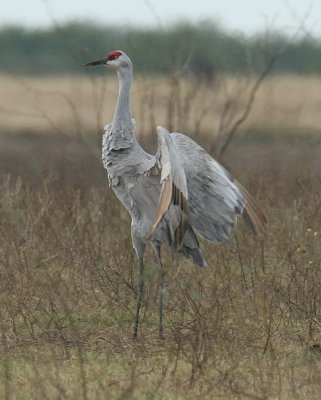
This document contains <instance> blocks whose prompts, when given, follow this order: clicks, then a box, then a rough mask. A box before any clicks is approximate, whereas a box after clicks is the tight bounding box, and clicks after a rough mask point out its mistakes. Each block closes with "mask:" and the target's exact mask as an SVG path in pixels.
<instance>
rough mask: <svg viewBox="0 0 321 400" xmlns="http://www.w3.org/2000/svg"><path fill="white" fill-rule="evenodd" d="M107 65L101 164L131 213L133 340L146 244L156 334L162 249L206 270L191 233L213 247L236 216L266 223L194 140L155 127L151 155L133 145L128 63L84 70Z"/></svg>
mask: <svg viewBox="0 0 321 400" xmlns="http://www.w3.org/2000/svg"><path fill="white" fill-rule="evenodd" d="M98 64H104V65H107V66H108V67H110V68H111V69H114V70H116V72H117V74H118V78H119V95H118V100H117V104H116V109H115V114H114V118H113V121H112V123H111V124H109V125H107V126H106V127H105V134H104V136H103V150H102V159H103V164H104V167H105V168H106V170H107V173H108V179H109V183H110V185H111V187H112V188H113V190H114V192H115V193H116V195H117V197H118V199H119V200H120V201H121V202H122V203H123V205H124V206H125V207H126V208H127V210H128V211H129V213H130V215H131V218H132V224H131V234H132V240H133V246H134V248H135V250H136V254H137V257H138V260H139V265H140V281H139V290H138V295H137V309H136V319H135V327H134V337H135V338H136V337H137V329H138V320H139V311H140V304H141V297H142V292H143V287H144V274H143V270H144V261H143V260H144V249H145V245H146V244H147V243H150V244H151V245H152V246H153V248H154V250H155V252H156V255H157V257H158V260H159V264H160V276H161V282H160V335H161V336H162V333H163V326H162V304H163V294H162V293H163V277H164V274H163V269H162V263H161V257H160V249H161V246H166V247H168V248H170V249H171V252H172V254H173V256H175V255H176V253H181V254H183V255H184V256H185V257H188V258H190V259H191V260H192V261H193V262H194V263H195V264H198V265H199V266H201V267H205V266H207V263H206V260H205V258H204V256H203V254H202V251H201V249H200V246H199V242H198V239H197V236H196V233H198V234H199V235H201V236H202V237H204V238H205V239H207V240H209V241H211V242H214V243H225V242H227V241H228V240H229V237H230V234H231V229H232V228H233V227H234V226H235V223H236V217H237V215H240V214H242V213H243V214H244V216H245V220H246V221H247V222H248V223H249V224H250V226H251V227H252V228H253V230H254V231H260V230H262V229H263V228H264V224H265V218H264V216H263V214H262V213H261V212H260V211H259V209H258V208H257V206H256V205H255V203H254V200H253V199H252V198H251V196H250V195H249V193H248V192H247V191H246V190H245V189H244V188H243V187H242V186H241V185H240V184H239V183H238V182H236V181H234V180H233V178H232V177H231V176H230V175H229V173H228V172H227V171H226V170H225V169H224V168H223V167H222V166H221V165H220V164H219V163H218V162H217V161H215V160H214V159H213V158H212V157H211V156H210V155H209V154H208V153H206V151H205V150H204V149H203V148H202V147H200V146H199V145H198V144H197V143H195V142H194V141H193V140H191V139H190V138H188V137H187V136H185V135H183V134H181V133H172V134H170V133H169V132H168V131H167V130H166V129H165V128H162V127H160V126H159V127H157V134H158V150H157V153H156V155H155V156H154V155H150V154H148V153H147V152H145V151H144V150H143V149H142V148H141V146H140V145H139V144H138V142H137V139H136V136H135V134H134V131H135V121H134V120H133V119H132V115H131V108H130V89H131V82H132V63H131V60H130V58H129V57H128V56H127V55H126V54H125V53H124V52H122V51H113V52H111V53H109V54H108V56H107V58H104V59H102V60H98V61H94V62H91V63H88V64H86V65H98Z"/></svg>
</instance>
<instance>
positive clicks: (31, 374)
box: [0, 78, 321, 399]
mask: <svg viewBox="0 0 321 400" xmlns="http://www.w3.org/2000/svg"><path fill="white" fill-rule="evenodd" d="M273 79H275V81H274V84H273ZM273 79H271V80H270V81H267V82H266V83H265V85H270V86H264V87H262V88H261V90H260V92H259V93H258V96H257V102H256V104H255V108H254V110H253V111H254V112H253V114H251V115H252V116H251V120H249V121H248V127H252V129H254V127H260V132H261V134H260V135H259V138H257V137H256V136H255V135H254V134H251V135H249V136H244V138H243V139H242V140H236V141H234V142H233V143H232V145H231V146H230V147H229V148H228V151H227V153H225V156H224V161H225V163H226V164H227V165H228V167H229V169H230V170H231V172H232V173H233V175H235V176H236V178H237V179H238V180H239V181H240V182H242V184H243V185H244V186H245V187H246V188H247V189H249V191H250V192H251V193H252V194H253V195H254V197H256V198H257V200H258V202H259V204H260V205H261V207H262V209H263V210H264V212H265V213H266V215H267V216H268V219H269V225H268V230H267V233H266V236H265V237H264V238H256V237H254V236H253V235H252V234H251V233H250V232H249V231H248V230H247V229H246V227H245V226H244V224H243V223H242V222H240V223H239V225H238V227H237V229H236V230H235V231H234V234H233V238H232V241H231V244H230V245H228V246H214V245H211V244H209V243H205V242H203V243H202V245H203V246H204V248H205V254H206V257H207V259H208V261H209V268H208V269H206V270H205V269H199V268H197V267H195V266H193V265H192V264H191V263H190V262H189V261H186V260H184V259H183V258H181V259H179V262H178V264H177V265H173V263H172V262H171V260H170V258H169V257H168V258H167V260H166V263H165V269H166V294H165V299H166V301H165V337H166V338H165V341H164V342H162V343H160V342H159V341H158V340H157V338H158V334H157V327H158V319H157V290H156V289H157V265H156V260H155V258H154V256H153V254H152V252H151V251H149V252H148V254H147V260H146V265H147V272H146V274H147V276H146V279H147V281H148V283H147V285H146V291H145V296H144V309H143V313H142V314H143V318H142V323H141V326H140V340H139V341H138V342H137V343H134V342H133V341H132V338H131V333H132V322H133V318H134V309H135V292H136V281H137V265H136V259H135V254H134V252H133V250H132V245H131V238H130V221H129V218H128V216H127V214H126V212H125V211H124V210H123V209H122V208H121V206H120V205H119V203H118V202H117V201H115V197H114V195H113V193H112V192H111V190H110V189H109V188H108V186H107V181H106V177H105V174H104V171H103V169H102V166H101V162H100V160H99V155H97V146H96V142H95V140H96V137H91V138H89V139H88V140H87V139H86V140H82V141H79V140H78V139H76V138H70V137H69V138H68V133H71V134H72V136H76V135H74V134H75V132H76V126H77V124H76V115H78V117H77V118H78V124H79V127H80V129H81V133H82V137H85V138H86V136H85V135H86V131H87V129H88V127H91V128H92V127H93V126H94V127H96V126H97V125H98V124H99V123H100V122H99V121H100V120H101V121H108V120H110V118H111V114H112V109H113V106H111V104H113V103H114V100H115V95H116V91H117V88H116V85H115V84H114V81H112V82H113V83H111V81H109V80H107V83H106V85H108V86H107V87H108V88H109V90H110V92H107V94H105V95H104V99H105V100H104V101H101V100H99V96H98V97H97V102H98V103H97V104H101V105H104V106H103V108H101V109H103V110H104V111H103V112H102V114H101V115H99V113H98V117H97V110H99V109H100V108H99V107H100V106H99V107H96V104H95V102H94V100H93V94H92V93H91V92H90V90H91V89H90V88H91V87H92V86H91V85H92V83H88V82H87V83H85V81H80V80H79V78H77V79H75V80H73V79H70V78H63V79H60V80H58V79H57V80H50V81H48V82H47V83H46V85H48V86H46V87H45V88H44V86H43V85H42V84H41V85H40V86H39V89H41V91H43V90H56V89H57V85H58V84H60V85H61V86H60V87H59V91H63V90H67V92H66V93H67V94H68V97H67V98H68V99H69V98H70V99H72V101H73V102H75V104H76V105H77V108H76V109H75V110H76V111H77V112H75V113H74V114H73V112H72V106H71V103H69V105H68V101H67V98H64V97H63V96H61V95H57V97H55V96H56V95H50V96H53V97H50V96H49V97H48V100H47V101H48V104H47V103H46V100H45V99H46V95H39V96H40V97H39V98H38V100H37V101H38V105H37V107H38V109H37V110H38V111H39V110H40V108H39V107H43V109H44V114H42V116H40V117H39V118H34V117H31V116H26V115H24V116H23V115H22V114H21V112H22V111H24V112H35V113H37V112H38V111H37V110H35V108H34V104H32V101H33V100H32V99H33V98H37V96H38V95H36V94H35V93H33V92H32V91H30V88H26V89H25V90H26V91H25V93H24V95H21V92H20V95H19V96H17V93H18V91H17V92H14V89H13V88H12V90H11V91H10V90H7V91H6V93H8V94H7V99H8V100H7V101H6V102H5V104H2V105H1V109H3V108H4V107H7V108H9V104H11V105H10V107H13V106H15V107H16V108H13V109H12V110H13V111H19V112H20V114H19V112H17V113H16V114H15V116H16V118H13V117H12V119H10V116H8V115H7V116H6V118H4V119H3V121H2V130H3V131H7V132H8V133H7V134H3V135H2V136H1V139H0V140H1V144H2V147H1V157H0V159H1V170H2V172H3V171H4V172H6V174H8V173H10V172H11V177H8V176H7V175H4V174H3V176H2V178H1V183H0V205H1V207H0V243H1V248H0V313H1V315H0V317H1V318H0V320H1V321H0V323H1V325H0V333H1V346H0V351H1V361H0V367H1V369H0V371H1V372H0V375H1V377H0V397H1V398H6V399H16V398H24V399H46V398H48V399H52V398H57V399H80V398H82V399H106V398H108V399H195V398H198V399H213V398H223V399H226V398H228V399H235V398H236V399H295V398H297V399H305V398H306V399H318V398H319V396H320V390H321V383H320V374H321V364H320V358H321V323H320V321H321V278H320V277H321V275H320V269H321V246H320V235H321V231H320V221H321V200H320V199H321V190H320V170H321V159H320V139H319V137H318V136H313V135H310V136H307V135H302V132H301V129H302V131H303V130H304V128H309V130H310V128H311V130H313V129H318V122H317V121H318V119H319V118H320V116H319V113H312V111H311V109H312V108H313V104H315V107H317V106H316V104H317V99H318V96H319V94H318V93H317V91H315V92H314V91H311V92H310V94H307V92H305V91H302V92H301V91H300V90H299V88H302V87H303V86H304V89H305V87H306V85H307V82H308V81H309V80H308V79H306V80H305V81H304V82H305V83H304V84H303V78H302V80H300V79H298V81H295V80H294V78H284V79H282V80H279V81H278V80H276V78H273ZM291 79H293V81H292V82H293V85H292V86H291V85H289V86H287V85H288V84H289V82H290V81H291ZM67 80H68V81H69V82H74V84H72V83H70V87H69V88H68V89H67V86H66V81H67ZM310 81H312V80H310ZM10 82H11V81H10V79H9V80H7V81H6V82H4V80H2V81H1V84H2V85H4V84H8V85H9V83H10ZM39 82H41V81H34V82H31V83H32V84H31V83H30V81H28V84H29V83H30V86H31V87H32V88H35V87H36V88H37V85H38V83H39ZM75 82H77V85H76V84H75ZM79 82H82V83H81V84H80V86H79V87H78V83H79ZM146 82H147V83H146ZM11 84H12V82H11V83H10V85H11ZM316 84H319V82H316ZM17 85H18V84H17ZM19 85H20V83H19ZM51 85H52V86H51ZM136 85H137V87H140V88H144V87H145V86H144V85H147V87H148V88H149V89H148V90H152V86H150V84H149V83H148V81H143V80H142V79H141V80H140V79H139V80H138V82H137V83H136ZM139 85H140V86H139ZM301 85H302V87H301ZM71 88H74V91H72V90H71ZM82 88H83V89H82ZM85 88H86V89H85ZM268 88H270V92H269V91H268ZM272 88H273V90H272ZM289 88H290V89H291V90H292V91H291V94H290V92H289ZM167 89H168V88H167ZM281 89H282V90H281ZM20 90H21V86H20ZM95 90H96V89H95ZM148 90H147V89H146V93H149V96H151V97H148V99H149V100H148V101H147V100H146V98H145V99H144V98H143V99H141V100H140V102H139V101H138V100H137V99H138V97H135V102H134V106H135V109H136V113H135V114H136V118H137V120H138V123H139V126H143V127H144V125H143V124H142V122H143V119H144V118H146V119H147V121H149V122H147V123H146V125H145V128H142V132H143V133H146V134H147V133H148V132H149V131H148V129H149V127H150V125H151V124H152V119H153V118H156V116H157V121H156V123H164V124H166V122H168V121H167V120H166V118H169V117H168V115H167V116H166V115H164V113H163V114H162V112H161V111H155V110H160V108H157V107H161V106H162V104H163V102H164V99H165V98H166V96H165V95H163V94H162V93H163V92H162V90H164V92H165V86H164V82H163V81H162V82H156V83H155V85H154V89H153V90H155V93H154V94H153V95H152V93H153V91H148ZM199 90H201V89H199ZM202 90H203V91H204V93H205V92H206V96H209V95H210V92H209V91H208V89H205V88H204V89H202ZM279 90H281V91H279ZM296 90H297V93H298V95H297V96H295V95H294V93H296ZM302 90H303V89H302ZM99 91H100V89H99V88H98V89H97V91H96V93H99ZM139 92H140V93H145V92H144V90H143V91H139V90H137V91H136V96H138V93H139ZM70 93H73V96H72V97H70ZM109 93H110V94H109ZM156 93H157V96H158V101H157V102H156V101H155V102H154V103H153V101H154V100H153V98H154V97H153V96H156ZM199 93H201V92H199ZM263 93H270V94H269V95H268V94H266V95H265V96H264V95H263ZM281 94H282V97H281ZM199 95H200V94H199ZM10 96H14V98H15V99H16V102H11V101H9V99H10ZM28 96H30V97H28ZM33 96H35V97H33ZM41 96H45V98H42V97H41ZM59 96H60V97H59ZM204 96H205V95H204ZM305 96H306V100H305V101H303V100H302V99H304V97H305ZM22 98H24V100H22ZM27 98H28V99H30V100H29V101H27V100H26V99H27ZM49 98H52V100H53V101H57V104H56V105H54V103H51V102H49ZM182 98H186V96H185V97H182ZM64 99H65V100H64ZM205 99H206V101H209V102H210V100H209V99H210V97H205V98H204V102H205ZM273 99H274V100H273ZM313 99H314V100H313ZM1 101H3V98H2V99H1ZM274 101H277V103H275V102H274ZM313 101H315V103H313ZM153 104H154V107H156V108H155V110H154V111H153V113H151V112H150V111H148V110H153V109H152V106H153ZM156 104H157V105H156ZM205 104H207V103H203V107H204V108H203V110H206V106H205ZM272 104H273V106H272ZM298 104H300V107H301V108H300V112H299V111H298V109H297V108H296V107H298ZM139 105H140V107H139ZM143 105H146V110H145V111H144V110H143V109H144V107H143ZM28 107H30V108H28ZM68 107H69V108H68ZM70 107H71V110H70ZM148 107H150V109H149V108H148ZM197 107H201V104H198V105H197ZM282 107H283V108H282ZM164 109H165V108H164ZM213 109H215V110H216V108H215V107H214V108H213ZM264 110H266V112H263V111H264ZM105 112H106V113H108V115H106V114H105ZM215 112H216V111H215ZM158 113H159V114H160V115H159V117H158ZM267 113H269V114H267ZM310 113H311V114H310ZM44 115H47V116H50V118H51V120H50V121H53V122H54V124H55V125H54V126H55V128H56V127H58V128H59V129H58V130H63V132H61V134H60V135H59V134H58V133H57V132H56V135H54V134H52V135H42V134H34V133H30V132H33V131H35V132H41V131H42V130H44V131H45V132H46V133H47V132H50V133H54V130H52V129H51V130H49V128H48V120H47V121H46V119H45V118H44ZM181 115H182V114H181ZM184 115H185V114H184ZM267 115H269V116H270V117H269V118H268V117H267ZM277 115H279V119H278V118H277ZM282 115H283V118H282ZM309 115H311V118H309V117H308V116H309ZM187 117H188V120H191V121H194V123H195V121H196V120H197V118H198V119H199V115H198V114H197V113H195V114H194V115H193V116H192V115H190V114H188V115H187ZM205 117H206V121H208V122H205V121H201V123H202V124H204V125H202V126H201V131H202V133H203V136H200V137H199V141H201V142H203V144H204V146H205V147H206V148H210V147H211V145H212V140H211V139H210V138H209V135H207V134H208V132H209V127H210V126H211V124H210V121H211V119H212V118H213V121H214V119H215V118H214V116H213V115H212V114H211V113H210V112H209V111H206V112H204V118H205ZM29 118H30V119H29ZM177 118H178V114H177ZM189 118H190V119H189ZM193 118H194V120H193ZM181 120H183V118H181ZM272 120H273V121H272ZM86 121H87V122H86ZM97 121H98V122H97ZM175 121H176V122H175ZM71 122H74V125H72V123H71ZM286 122H287V123H286ZM173 124H174V127H175V128H177V129H178V128H179V124H178V120H175V119H173ZM207 124H208V125H207ZM274 124H275V126H274ZM283 124H285V125H283ZM308 124H310V125H308ZM67 126H68V127H70V126H71V130H70V131H67V129H66V127H67ZM101 126H103V122H101ZM147 128H148V129H147ZM276 128H277V129H281V128H282V132H281V131H280V137H277V135H273V132H274V129H276ZM27 129H29V133H28V134H26V133H24V132H25V130H27ZM95 129H96V128H95ZM187 129H191V131H192V132H195V131H194V129H193V122H189V124H187V125H186V129H185V127H184V129H183V128H182V129H180V130H186V131H187ZM17 130H19V131H20V134H19V135H18V134H16V133H15V134H13V132H14V131H15V132H16V131H17ZM294 130H295V131H296V133H295V132H294ZM97 131H98V127H97ZM284 131H285V132H288V131H291V132H292V133H291V136H290V137H289V136H288V135H286V134H284V136H283V135H282V133H283V132H284ZM262 132H263V133H264V132H266V135H265V136H262ZM65 133H66V134H65ZM95 133H96V132H95ZM305 133H306V131H305ZM145 144H146V145H147V146H150V144H149V143H148V141H145ZM18 176H20V178H19V177H18Z"/></svg>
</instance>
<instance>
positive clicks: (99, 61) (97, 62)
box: [83, 58, 108, 67]
mask: <svg viewBox="0 0 321 400" xmlns="http://www.w3.org/2000/svg"><path fill="white" fill-rule="evenodd" d="M107 61H108V58H102V59H101V60H96V61H91V62H89V63H87V64H83V67H88V66H89V65H100V64H106V62H107Z"/></svg>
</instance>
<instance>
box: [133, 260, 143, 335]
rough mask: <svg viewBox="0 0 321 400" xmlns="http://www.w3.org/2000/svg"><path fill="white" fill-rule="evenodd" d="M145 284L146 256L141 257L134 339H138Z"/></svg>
mask: <svg viewBox="0 0 321 400" xmlns="http://www.w3.org/2000/svg"><path fill="white" fill-rule="evenodd" d="M144 284H145V276H144V258H143V257H141V258H140V259H139V283H138V291H137V303H136V317H135V325H134V334H133V337H134V339H137V332H138V325H139V312H140V306H141V301H142V297H143V290H144Z"/></svg>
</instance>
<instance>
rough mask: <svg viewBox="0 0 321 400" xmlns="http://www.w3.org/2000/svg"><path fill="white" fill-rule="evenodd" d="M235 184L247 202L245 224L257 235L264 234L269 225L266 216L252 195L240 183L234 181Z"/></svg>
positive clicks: (244, 213)
mask: <svg viewBox="0 0 321 400" xmlns="http://www.w3.org/2000/svg"><path fill="white" fill-rule="evenodd" d="M234 183H235V184H236V186H237V187H238V188H239V190H240V191H241V193H242V194H243V196H244V197H245V200H246V204H245V208H244V210H243V214H242V216H243V218H244V220H245V222H246V223H247V225H249V227H250V228H251V229H252V231H253V232H254V233H255V234H263V233H264V232H265V229H266V224H267V219H266V217H265V215H264V214H263V212H262V211H261V210H260V208H259V207H258V205H257V204H256V202H255V200H254V199H253V197H252V196H251V195H250V193H249V192H248V191H247V190H246V189H245V188H244V187H243V186H242V185H241V184H240V183H239V182H237V181H234Z"/></svg>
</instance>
